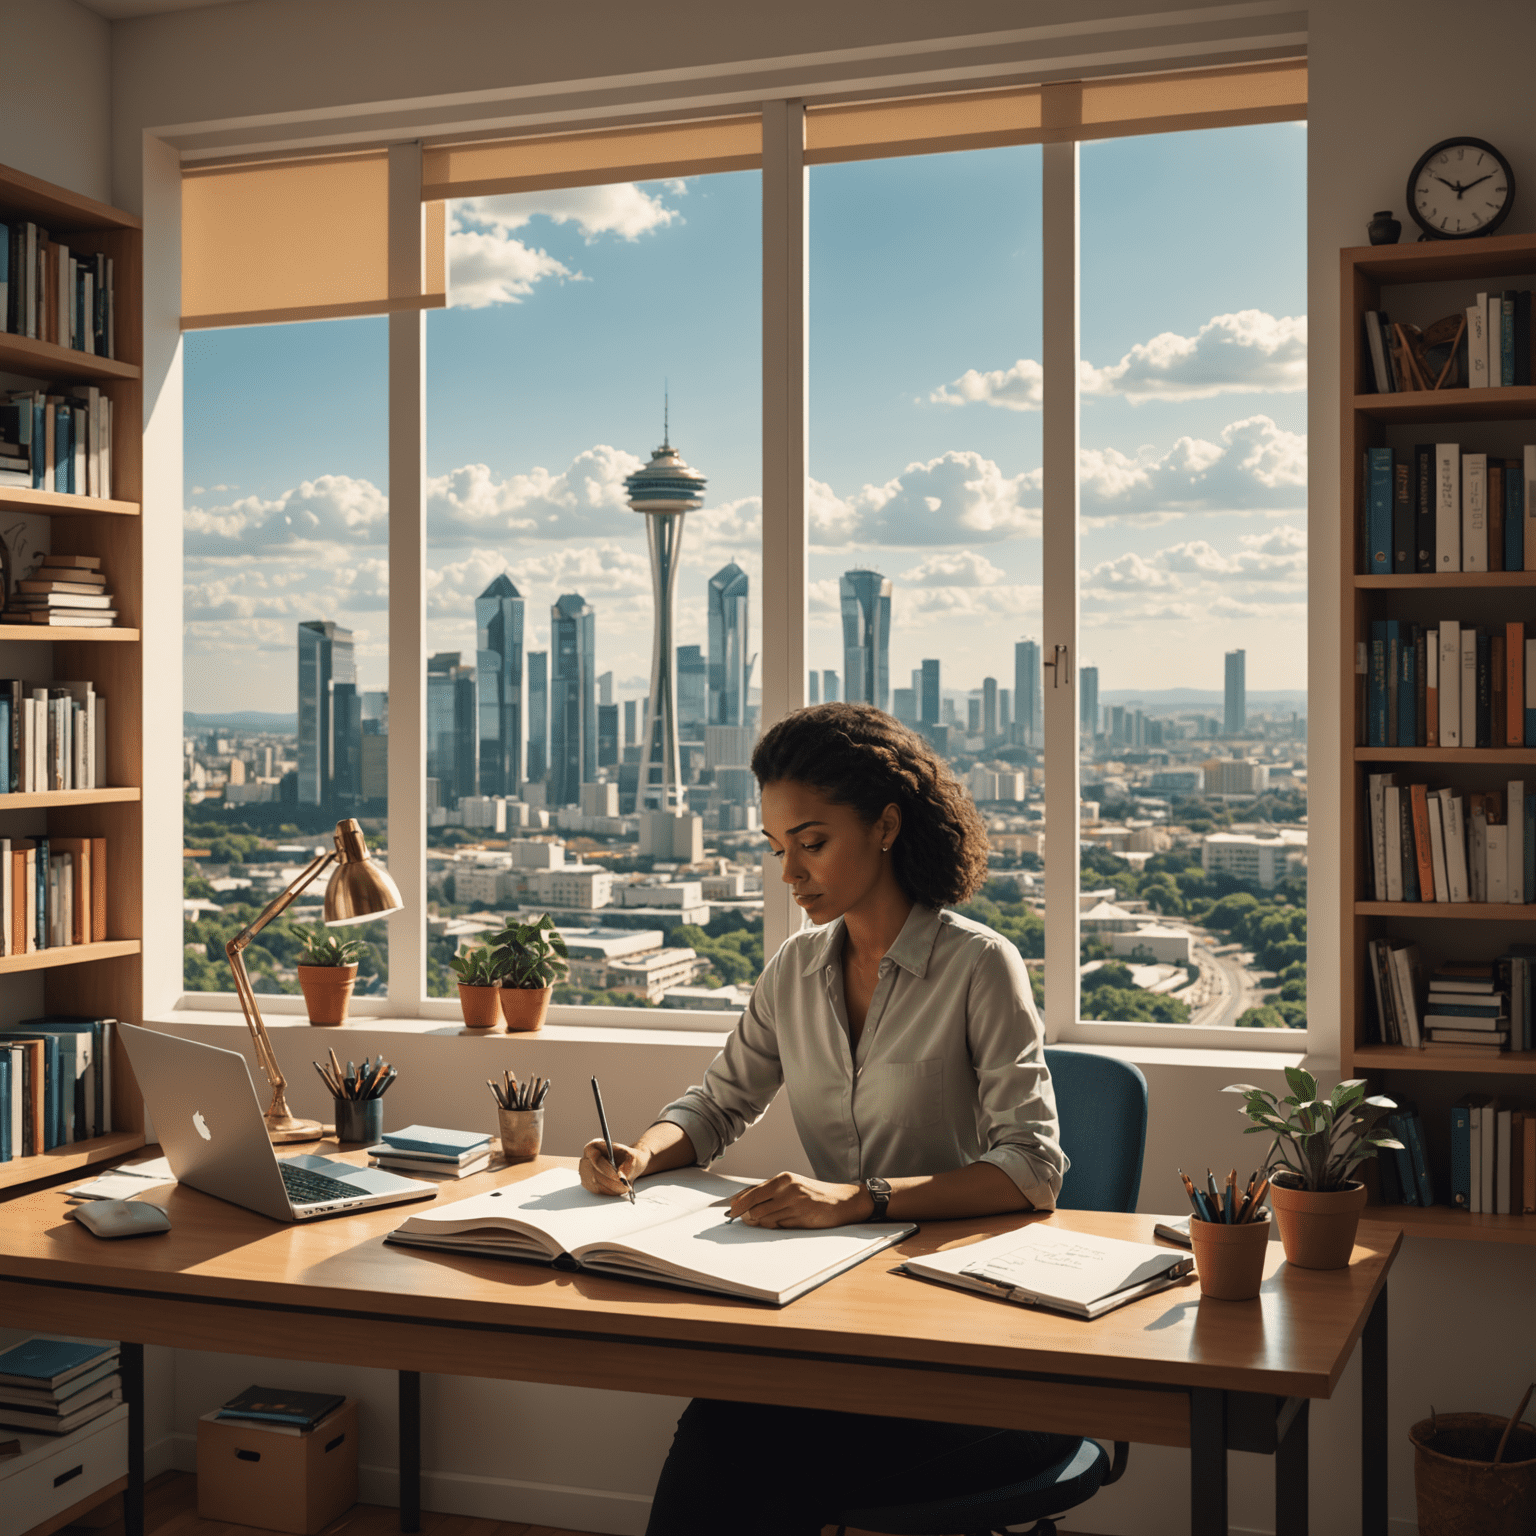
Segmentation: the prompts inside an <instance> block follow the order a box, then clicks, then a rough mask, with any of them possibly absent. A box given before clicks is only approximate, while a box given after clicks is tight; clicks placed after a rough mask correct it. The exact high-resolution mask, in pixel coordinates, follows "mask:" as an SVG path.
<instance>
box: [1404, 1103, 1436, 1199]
mask: <svg viewBox="0 0 1536 1536" xmlns="http://www.w3.org/2000/svg"><path fill="white" fill-rule="evenodd" d="M1402 1118H1403V1125H1404V1127H1405V1128H1406V1130H1407V1132H1408V1156H1409V1159H1410V1160H1411V1161H1412V1163H1413V1179H1414V1183H1415V1184H1416V1185H1417V1187H1418V1194H1419V1204H1420V1205H1422V1206H1424V1207H1425V1208H1426V1209H1428V1208H1429V1207H1430V1206H1432V1205H1433V1204H1434V1203H1435V1186H1434V1182H1433V1180H1431V1178H1430V1176H1429V1157H1428V1155H1427V1154H1426V1152H1425V1150H1424V1126H1423V1122H1422V1121H1421V1120H1420V1119H1419V1112H1418V1110H1417V1109H1414V1108H1413V1107H1412V1106H1411V1105H1410V1106H1409V1107H1408V1108H1407V1109H1406V1110H1404V1111H1403V1116H1402Z"/></svg>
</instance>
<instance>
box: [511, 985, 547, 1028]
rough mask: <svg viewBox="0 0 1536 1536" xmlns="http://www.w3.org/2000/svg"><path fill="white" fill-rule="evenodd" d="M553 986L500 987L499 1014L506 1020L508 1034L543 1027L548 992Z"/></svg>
mask: <svg viewBox="0 0 1536 1536" xmlns="http://www.w3.org/2000/svg"><path fill="white" fill-rule="evenodd" d="M554 990H555V989H554V988H553V987H503V988H502V989H501V1016H502V1018H503V1019H505V1020H506V1021H507V1033H508V1034H522V1033H526V1032H530V1031H532V1030H535V1029H543V1027H544V1015H545V1014H547V1013H548V1012H549V998H550V994H551V993H552V992H553V991H554Z"/></svg>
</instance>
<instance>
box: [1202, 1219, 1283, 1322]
mask: <svg viewBox="0 0 1536 1536" xmlns="http://www.w3.org/2000/svg"><path fill="white" fill-rule="evenodd" d="M1189 1242H1190V1247H1191V1248H1192V1249H1193V1250H1194V1255H1195V1271H1196V1273H1197V1274H1198V1275H1199V1277H1200V1293H1201V1295H1203V1296H1213V1297H1215V1299H1216V1300H1217V1301H1252V1300H1253V1299H1254V1297H1256V1296H1257V1295H1258V1294H1259V1288H1260V1286H1262V1285H1263V1283H1264V1256H1265V1254H1267V1253H1268V1252H1269V1223H1268V1222H1267V1221H1245V1222H1242V1223H1237V1224H1234V1225H1232V1226H1228V1225H1227V1224H1226V1223H1225V1222H1223V1221H1200V1220H1199V1219H1198V1218H1196V1217H1194V1216H1191V1217H1190V1218H1189Z"/></svg>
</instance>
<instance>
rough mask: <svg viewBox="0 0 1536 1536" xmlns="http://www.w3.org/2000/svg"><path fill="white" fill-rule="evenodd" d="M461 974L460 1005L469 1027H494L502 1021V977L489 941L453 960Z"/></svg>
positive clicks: (462, 951) (457, 955)
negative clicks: (497, 969)
mask: <svg viewBox="0 0 1536 1536" xmlns="http://www.w3.org/2000/svg"><path fill="white" fill-rule="evenodd" d="M448 963H449V965H451V966H452V967H453V968H454V970H455V971H456V972H457V973H458V977H459V1007H460V1009H461V1010H462V1011H463V1014H464V1024H465V1027H466V1028H468V1029H487V1030H489V1029H495V1028H497V1027H498V1026H499V1025H500V1023H501V977H500V976H498V975H497V974H496V955H495V951H493V950H492V948H491V946H490V945H489V944H482V945H481V946H480V947H479V948H474V949H464V950H460V951H459V953H458V954H456V955H455V956H454V957H453V959H452V960H450V961H449V962H448Z"/></svg>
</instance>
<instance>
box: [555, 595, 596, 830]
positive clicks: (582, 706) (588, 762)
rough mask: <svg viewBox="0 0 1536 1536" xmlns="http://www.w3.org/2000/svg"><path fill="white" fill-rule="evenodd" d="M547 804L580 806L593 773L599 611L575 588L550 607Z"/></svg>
mask: <svg viewBox="0 0 1536 1536" xmlns="http://www.w3.org/2000/svg"><path fill="white" fill-rule="evenodd" d="M549 648H550V651H551V653H552V655H553V665H552V666H551V668H550V679H549V803H550V804H551V805H580V804H581V786H582V785H583V784H590V783H591V782H592V781H593V780H594V779H596V778H597V665H596V660H595V652H596V649H597V615H596V613H595V612H594V611H593V610H592V609H591V608H590V607H589V606H588V605H587V600H586V598H584V597H582V596H581V595H580V594H579V593H576V592H568V593H566V595H565V596H564V597H562V598H560V599H559V600H558V601H557V602H556V603H555V604H554V606H553V607H552V608H551V609H550V610H549Z"/></svg>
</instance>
